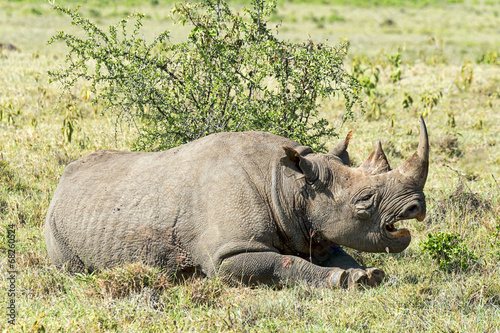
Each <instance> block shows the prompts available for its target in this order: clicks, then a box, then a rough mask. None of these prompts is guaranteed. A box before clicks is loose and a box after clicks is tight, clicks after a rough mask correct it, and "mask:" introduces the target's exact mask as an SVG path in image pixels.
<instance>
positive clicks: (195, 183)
mask: <svg viewBox="0 0 500 333" xmlns="http://www.w3.org/2000/svg"><path fill="white" fill-rule="evenodd" d="M350 134H351V133H350ZM350 134H349V135H348V136H347V137H346V139H344V140H343V141H341V142H340V143H339V144H337V145H336V146H335V147H334V148H333V149H332V150H331V151H330V152H328V153H327V154H315V153H313V151H312V150H311V148H309V147H306V146H301V145H300V144H299V143H297V142H295V141H292V140H290V139H286V138H283V137H280V136H277V135H274V134H269V133H264V132H243V133H218V134H212V135H209V136H206V137H204V138H201V139H198V140H196V141H193V142H190V143H187V144H184V145H182V146H179V147H176V148H172V149H170V150H167V151H162V152H122V151H112V150H106V151H97V152H95V153H92V154H90V155H88V156H86V157H83V158H81V159H79V160H77V161H75V162H72V163H70V164H69V165H68V166H67V167H66V168H65V170H64V172H63V175H62V177H61V180H60V182H59V185H58V186H57V189H56V191H55V193H54V196H53V198H52V202H51V204H50V207H49V209H48V213H47V218H46V224H45V239H46V244H47V249H48V253H49V256H50V259H51V261H52V263H53V264H55V265H58V266H64V267H66V268H67V269H69V270H71V271H93V270H101V269H105V268H111V267H114V266H117V265H123V264H126V263H133V262H142V263H144V264H146V265H150V266H155V267H160V268H161V269H162V270H164V271H166V272H169V273H172V274H179V276H186V275H192V274H199V275H202V276H208V277H215V276H218V277H221V278H223V279H224V280H226V281H228V282H229V283H243V284H247V285H255V284H266V285H282V284H285V283H292V284H293V283H305V284H308V285H312V286H327V287H350V286H357V285H360V284H363V285H368V286H375V285H378V284H380V283H381V282H382V280H383V278H384V276H385V273H384V271H383V270H382V269H380V268H376V267H369V268H368V267H364V266H361V265H360V264H358V263H357V262H356V261H355V260H354V259H353V258H352V257H351V256H350V255H349V254H348V253H347V252H346V251H345V250H344V249H343V248H342V246H344V247H349V248H353V249H355V250H359V251H367V252H395V253H396V252H400V251H403V250H404V249H405V248H406V247H407V246H408V245H409V243H410V240H411V236H410V232H409V231H408V230H407V229H404V228H401V229H397V228H396V226H395V224H396V222H398V221H401V220H407V219H414V218H416V219H417V220H419V221H422V220H423V219H424V217H425V213H426V206H425V196H424V193H423V188H424V185H425V182H426V179H427V173H428V165H429V143H428V136H427V129H426V126H425V123H424V121H423V119H422V118H420V141H419V145H418V148H417V151H416V152H415V153H414V154H413V155H412V156H411V157H410V158H409V159H408V160H406V161H405V162H404V163H403V164H402V165H400V166H399V167H398V168H396V169H394V170H391V168H390V166H389V163H388V161H387V158H386V156H385V154H384V152H383V150H382V147H381V144H380V141H379V142H378V143H377V144H376V145H375V148H374V150H373V152H372V153H371V154H370V156H369V157H368V159H367V160H366V161H365V162H364V163H362V164H361V166H359V167H350V166H349V164H350V162H349V154H348V153H347V147H348V144H349V139H350Z"/></svg>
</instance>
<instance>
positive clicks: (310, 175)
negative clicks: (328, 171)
mask: <svg viewBox="0 0 500 333" xmlns="http://www.w3.org/2000/svg"><path fill="white" fill-rule="evenodd" d="M283 150H284V151H285V153H286V156H288V158H289V159H290V160H291V161H292V162H294V163H295V165H296V166H297V167H298V168H299V169H300V170H301V171H302V173H303V174H304V177H305V178H306V180H307V181H308V182H314V181H315V180H316V179H318V178H319V166H318V165H317V164H316V163H315V162H314V161H312V160H310V159H309V158H307V157H305V155H307V154H310V153H312V152H313V151H312V149H311V148H310V147H306V146H298V147H295V148H291V147H287V146H284V147H283Z"/></svg>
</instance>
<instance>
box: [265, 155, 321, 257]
mask: <svg viewBox="0 0 500 333" xmlns="http://www.w3.org/2000/svg"><path fill="white" fill-rule="evenodd" d="M304 186H305V180H304V179H301V177H300V175H298V174H295V173H293V172H289V170H287V168H286V166H283V165H281V164H279V165H278V166H277V167H276V169H275V170H273V177H272V182H271V203H270V206H271V212H272V218H273V224H274V227H275V229H276V233H277V236H278V240H277V243H278V244H274V245H275V247H276V248H278V249H279V250H280V251H283V253H289V254H298V253H308V251H309V246H310V239H311V235H313V233H314V231H313V228H312V225H311V223H310V221H309V220H308V218H307V213H306V201H305V199H304V196H303V194H302V191H303V188H304Z"/></svg>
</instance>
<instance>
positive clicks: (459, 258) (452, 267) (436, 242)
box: [420, 232, 478, 272]
mask: <svg viewBox="0 0 500 333" xmlns="http://www.w3.org/2000/svg"><path fill="white" fill-rule="evenodd" d="M420 248H421V250H422V251H423V252H426V253H428V254H430V256H431V257H432V258H433V259H435V260H436V261H437V264H438V266H439V269H441V270H445V271H448V272H450V271H465V270H467V269H469V268H470V267H471V266H472V265H474V264H476V263H477V261H478V258H477V256H476V254H475V253H474V251H472V250H469V249H468V248H467V245H466V244H465V241H464V240H463V239H462V238H461V237H460V235H458V234H451V233H444V232H438V233H436V234H428V235H427V240H425V241H422V242H421V243H420Z"/></svg>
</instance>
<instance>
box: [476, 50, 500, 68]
mask: <svg viewBox="0 0 500 333" xmlns="http://www.w3.org/2000/svg"><path fill="white" fill-rule="evenodd" d="M476 62H477V63H478V64H488V65H500V53H499V52H498V51H497V50H492V51H491V50H490V51H486V52H484V53H483V54H482V55H481V56H480V57H478V58H477V60H476Z"/></svg>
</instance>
